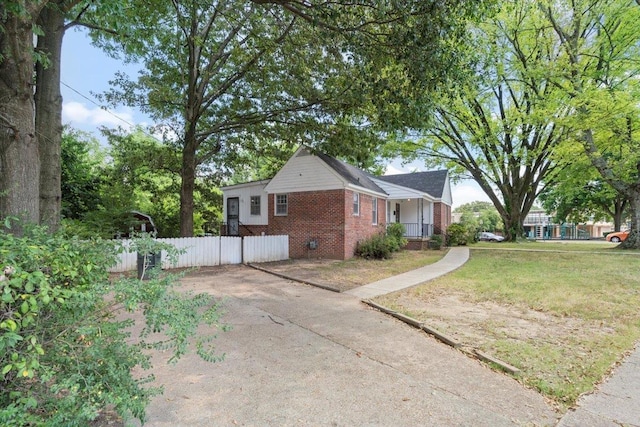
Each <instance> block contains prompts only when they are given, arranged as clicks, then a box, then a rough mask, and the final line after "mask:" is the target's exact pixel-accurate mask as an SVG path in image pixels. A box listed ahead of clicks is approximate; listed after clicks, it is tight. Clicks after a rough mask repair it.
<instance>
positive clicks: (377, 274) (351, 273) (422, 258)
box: [317, 250, 447, 289]
mask: <svg viewBox="0 0 640 427" xmlns="http://www.w3.org/2000/svg"><path fill="white" fill-rule="evenodd" d="M446 253H447V252H446V251H408V250H403V251H400V252H395V253H394V254H393V255H392V257H391V258H390V259H382V260H378V259H364V258H358V257H354V258H351V259H348V260H345V261H339V262H336V263H334V264H330V265H325V266H322V267H320V268H318V270H317V273H318V275H319V278H320V279H321V280H322V281H324V282H328V283H336V284H340V285H341V287H342V288H346V289H349V288H354V287H358V286H363V285H367V284H369V283H373V282H376V281H378V280H382V279H386V278H387V277H391V276H395V275H398V274H402V273H406V272H407V271H411V270H415V269H416V268H420V267H424V266H425V265H429V264H433V263H435V262H438V261H440V260H441V259H442V257H443V256H444V255H445V254H446Z"/></svg>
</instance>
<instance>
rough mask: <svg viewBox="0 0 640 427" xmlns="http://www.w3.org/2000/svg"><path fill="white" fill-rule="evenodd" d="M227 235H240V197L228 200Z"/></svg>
mask: <svg viewBox="0 0 640 427" xmlns="http://www.w3.org/2000/svg"><path fill="white" fill-rule="evenodd" d="M227 234H228V235H229V236H237V235H239V234H240V198H238V197H229V198H228V199H227Z"/></svg>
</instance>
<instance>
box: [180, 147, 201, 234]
mask: <svg viewBox="0 0 640 427" xmlns="http://www.w3.org/2000/svg"><path fill="white" fill-rule="evenodd" d="M193 145H194V144H193V143H190V142H189V140H188V139H187V141H185V144H184V149H183V150H182V184H181V187H180V236H181V237H192V236H193V192H194V189H195V183H196V166H197V163H196V149H195V147H194V146H193Z"/></svg>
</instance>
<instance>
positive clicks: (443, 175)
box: [376, 169, 447, 198]
mask: <svg viewBox="0 0 640 427" xmlns="http://www.w3.org/2000/svg"><path fill="white" fill-rule="evenodd" d="M376 178H377V179H379V180H381V181H385V182H389V183H391V184H396V185H401V186H403V187H407V188H412V189H414V190H418V191H422V192H423V193H427V194H430V195H431V196H433V197H436V198H441V197H442V192H443V191H444V185H445V183H446V179H447V171H446V170H444V169H443V170H438V171H427V172H412V173H405V174H401V175H383V176H377V177H376Z"/></svg>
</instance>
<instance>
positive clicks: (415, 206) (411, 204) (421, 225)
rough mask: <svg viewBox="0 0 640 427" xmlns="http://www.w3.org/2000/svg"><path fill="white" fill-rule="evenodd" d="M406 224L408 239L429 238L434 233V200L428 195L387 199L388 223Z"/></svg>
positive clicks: (405, 234)
mask: <svg viewBox="0 0 640 427" xmlns="http://www.w3.org/2000/svg"><path fill="white" fill-rule="evenodd" d="M392 223H400V224H402V225H403V226H404V230H405V233H404V236H405V237H406V238H407V239H428V238H429V237H431V236H432V235H433V201H432V200H429V199H428V198H426V197H423V196H422V197H415V198H409V197H408V198H403V199H389V200H387V224H392Z"/></svg>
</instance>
